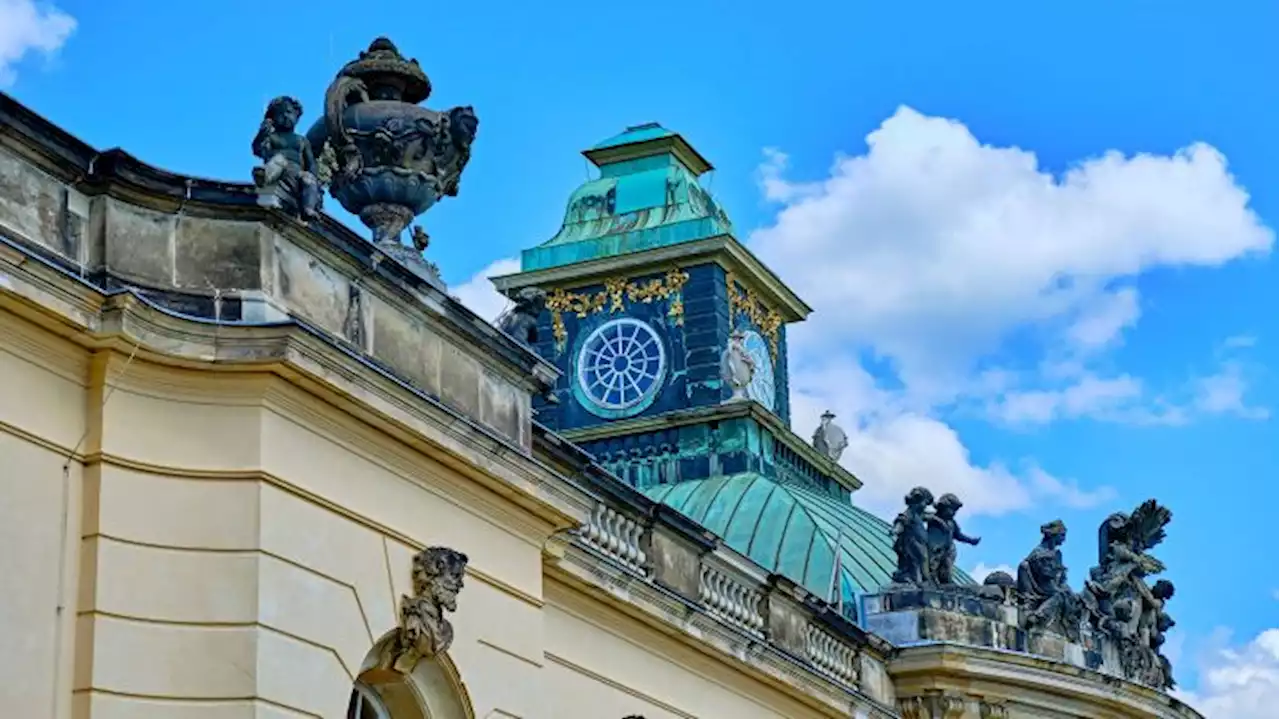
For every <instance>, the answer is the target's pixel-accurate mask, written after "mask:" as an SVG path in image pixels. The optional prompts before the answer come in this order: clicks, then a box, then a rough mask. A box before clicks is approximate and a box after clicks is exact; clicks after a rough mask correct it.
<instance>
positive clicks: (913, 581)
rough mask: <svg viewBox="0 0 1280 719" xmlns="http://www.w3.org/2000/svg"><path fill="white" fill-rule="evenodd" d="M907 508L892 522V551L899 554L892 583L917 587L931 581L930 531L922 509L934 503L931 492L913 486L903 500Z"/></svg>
mask: <svg viewBox="0 0 1280 719" xmlns="http://www.w3.org/2000/svg"><path fill="white" fill-rule="evenodd" d="M903 501H905V502H906V504H907V508H906V509H904V510H902V512H900V513H899V514H898V517H897V518H896V519H894V520H893V529H892V530H890V533H891V534H892V536H893V551H894V553H895V554H897V555H898V569H897V571H895V572H894V573H893V581H894V582H896V583H898V584H909V585H912V586H916V587H920V586H924V585H926V584H929V583H930V582H931V581H932V580H933V577H932V573H931V571H930V570H931V566H930V562H929V532H928V529H927V527H926V526H925V510H926V509H928V507H929V505H930V504H933V493H932V492H930V491H929V490H928V489H926V488H924V487H916V488H915V489H912V490H911V491H910V492H908V493H907V496H906V497H905V498H904V500H903Z"/></svg>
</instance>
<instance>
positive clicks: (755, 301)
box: [725, 272, 782, 355]
mask: <svg viewBox="0 0 1280 719" xmlns="http://www.w3.org/2000/svg"><path fill="white" fill-rule="evenodd" d="M725 289H726V290H727V294H728V297H729V316H730V317H737V316H738V315H739V314H744V315H746V316H747V319H748V320H750V321H751V324H753V325H755V326H756V327H757V328H759V330H760V332H761V334H763V335H764V336H765V337H767V338H769V348H770V349H771V350H773V353H774V355H777V353H778V335H779V332H780V331H781V329H782V315H781V314H779V313H778V311H777V310H773V309H770V308H769V307H768V306H767V305H766V304H765V303H764V301H763V300H761V299H760V298H759V297H757V296H756V293H754V292H752V291H751V290H749V289H747V288H745V287H740V286H739V285H738V280H737V278H736V277H734V275H733V273H732V272H728V273H725Z"/></svg>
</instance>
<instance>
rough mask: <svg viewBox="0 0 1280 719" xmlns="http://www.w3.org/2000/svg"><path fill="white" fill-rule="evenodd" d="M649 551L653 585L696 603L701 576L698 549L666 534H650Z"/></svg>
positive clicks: (700, 561) (700, 558)
mask: <svg viewBox="0 0 1280 719" xmlns="http://www.w3.org/2000/svg"><path fill="white" fill-rule="evenodd" d="M649 547H650V548H649V561H650V563H651V564H650V566H651V567H652V571H653V579H654V581H655V582H657V583H658V584H661V585H662V586H664V587H666V588H667V589H670V590H671V591H673V592H675V593H676V594H679V595H680V596H682V597H684V598H685V599H689V600H691V601H697V600H698V585H699V582H700V580H701V572H702V553H701V552H700V551H699V550H698V548H697V547H695V546H694V545H693V544H691V543H689V542H686V541H684V540H682V539H680V538H679V537H677V536H674V535H671V534H668V533H666V532H652V533H651V536H650V545H649Z"/></svg>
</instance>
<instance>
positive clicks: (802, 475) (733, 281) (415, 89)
mask: <svg viewBox="0 0 1280 719" xmlns="http://www.w3.org/2000/svg"><path fill="white" fill-rule="evenodd" d="M430 91H431V85H430V82H429V81H428V80H427V77H426V74H425V73H424V72H423V70H422V69H421V68H420V67H419V66H418V63H417V62H416V61H412V60H408V59H406V58H404V57H403V56H402V55H400V53H399V51H398V50H397V49H396V48H395V46H394V45H393V44H391V43H390V41H387V40H385V39H379V40H378V41H375V42H374V43H373V44H372V45H371V46H370V48H369V50H368V51H366V52H364V53H361V55H360V57H358V58H357V59H355V60H353V61H352V62H350V63H348V64H347V65H346V66H344V67H343V68H342V69H341V70H340V71H339V72H338V74H337V76H336V77H335V80H334V82H333V84H332V85H331V86H330V87H329V89H328V90H327V92H326V93H325V103H324V112H323V115H322V116H321V117H320V118H319V119H318V120H315V122H314V124H313V125H311V126H310V127H309V128H304V127H301V126H298V121H299V119H300V114H301V106H300V105H299V104H298V103H297V101H296V100H292V99H291V98H289V97H283V96H282V97H281V98H277V99H276V100H274V101H272V103H271V104H270V106H269V107H268V108H267V109H266V111H265V112H264V116H263V118H262V123H261V126H260V127H259V129H258V134H257V136H256V137H254V138H253V141H252V143H251V144H252V149H253V151H254V153H255V154H256V155H257V156H258V157H259V158H260V160H261V162H260V164H259V166H258V167H257V168H254V169H253V170H252V172H251V171H250V169H251V168H250V166H249V164H250V163H246V172H245V177H246V178H252V181H251V182H219V181H210V180H204V179H199V178H195V177H185V176H180V175H176V174H173V173H169V172H166V171H164V170H162V169H159V168H156V167H153V166H151V165H148V164H146V163H145V162H144V161H142V160H139V159H137V158H134V157H133V156H131V155H129V154H128V153H127V152H125V151H123V150H120V149H107V150H103V149H98V148H93V147H89V146H87V145H86V144H84V143H83V142H81V141H79V140H78V139H76V138H75V137H73V136H71V135H70V134H68V133H67V132H65V131H64V130H62V129H60V128H59V127H57V126H56V125H54V124H52V123H51V122H49V121H48V120H46V119H44V118H42V117H39V116H38V115H36V114H35V113H33V112H32V111H30V110H29V109H27V108H26V107H24V106H23V105H22V104H20V103H19V102H18V101H16V100H15V99H13V98H12V97H10V96H8V95H3V94H0V371H2V372H3V376H4V377H5V380H6V381H5V384H4V386H5V388H6V389H5V391H3V392H0V468H2V469H0V500H2V501H0V538H2V539H3V542H0V569H2V570H3V576H4V577H5V578H6V580H7V581H8V587H9V589H8V591H6V592H4V593H3V594H2V595H0V622H2V623H0V631H2V636H3V637H4V638H5V639H6V641H4V642H0V670H3V671H4V673H5V675H6V676H7V677H8V678H9V679H8V681H7V682H5V684H4V686H3V687H0V704H2V705H3V706H4V707H5V712H6V713H5V716H9V715H12V716H15V717H18V716H21V717H50V718H52V719H64V718H69V719H117V718H119V719H124V718H128V719H150V718H153V717H154V718H157V719H158V718H161V717H163V718H164V719H171V718H175V717H191V718H193V719H239V718H242V717H243V718H249V717H258V718H264V719H265V718H267V717H271V718H272V719H276V718H279V719H283V718H286V717H324V718H326V719H329V718H333V719H343V718H346V719H463V718H467V719H472V718H475V719H479V718H486V719H488V718H498V717H508V718H519V719H624V718H628V717H630V718H632V719H636V718H640V717H643V718H644V719H674V718H677V717H679V718H693V717H699V718H704V719H728V718H730V717H732V718H734V719H739V718H748V717H759V718H761V719H763V718H766V717H768V718H787V719H808V718H815V719H816V718H818V717H859V718H871V717H875V718H877V719H890V718H897V717H901V718H903V719H923V718H926V717H927V718H929V719H943V718H947V719H962V718H963V719H969V718H973V719H979V718H981V719H987V718H1021V717H1045V718H1055V719H1066V718H1068V717H1090V718H1094V717H1097V718H1107V719H1110V718H1119V717H1144V718H1147V717H1149V718H1152V719H1156V718H1159V719H1174V718H1178V719H1193V718H1195V717H1198V716H1199V715H1198V714H1197V713H1196V712H1195V711H1193V710H1192V709H1190V708H1189V707H1187V706H1185V705H1183V704H1182V703H1180V702H1179V701H1178V700H1177V699H1175V698H1173V697H1172V696H1171V695H1170V694H1169V691H1168V690H1169V688H1170V687H1171V685H1172V681H1171V679H1172V677H1171V670H1170V667H1169V664H1168V661H1167V660H1166V659H1165V658H1164V656H1163V655H1162V654H1161V652H1160V645H1161V643H1162V642H1163V638H1164V633H1165V631H1167V629H1168V628H1169V627H1170V626H1172V619H1170V617H1169V614H1168V613H1167V612H1166V611H1165V606H1166V603H1167V602H1169V601H1170V600H1171V597H1172V595H1173V587H1172V585H1171V584H1169V583H1168V582H1165V581H1164V580H1159V581H1156V575H1158V574H1159V573H1160V572H1161V571H1162V570H1163V566H1162V565H1161V564H1160V563H1159V560H1158V559H1156V558H1155V557H1154V556H1153V553H1152V552H1153V550H1154V548H1155V547H1156V545H1157V544H1158V543H1159V541H1160V539H1161V538H1162V537H1163V532H1164V527H1165V525H1167V524H1168V523H1169V521H1170V519H1171V516H1170V515H1169V513H1168V511H1167V510H1165V509H1164V508H1162V507H1160V506H1159V505H1158V503H1155V502H1154V501H1152V502H1147V503H1144V504H1143V505H1141V506H1139V507H1138V508H1136V509H1134V510H1133V511H1132V512H1117V513H1116V514H1114V515H1112V516H1111V517H1109V518H1108V520H1107V523H1106V524H1104V525H1103V527H1102V528H1101V529H1100V533H1099V535H1097V536H1098V541H1099V564H1098V566H1097V567H1094V568H1093V570H1092V571H1090V572H1088V576H1087V578H1085V580H1084V585H1083V587H1082V588H1080V589H1070V588H1068V586H1067V584H1066V582H1065V580H1066V579H1067V577H1065V570H1063V569H1062V568H1061V554H1060V552H1059V551H1058V549H1057V548H1058V546H1059V545H1060V544H1061V543H1062V541H1064V540H1065V538H1066V528H1065V527H1063V526H1062V525H1061V523H1060V522H1057V523H1055V522H1049V523H1047V524H1046V525H1045V527H1044V529H1043V537H1042V538H1041V541H1040V544H1039V546H1037V545H1036V541H1035V539H1034V538H1029V541H1028V547H1027V548H1028V551H1029V554H1028V555H1027V556H1026V558H1025V560H1023V561H1022V562H1021V564H1018V565H1017V566H1018V567H1019V570H1018V572H1017V575H1018V576H1017V577H1013V576H1010V575H1007V574H1003V573H997V575H994V576H991V577H988V578H986V580H985V581H984V582H983V583H982V584H977V583H975V582H974V581H973V580H972V579H971V578H970V577H968V576H967V575H966V574H964V572H962V571H960V570H959V569H956V568H955V566H954V565H955V556H956V554H955V547H956V543H957V542H960V543H964V542H965V541H966V540H967V539H968V538H967V537H965V536H964V535H963V533H961V532H959V530H958V527H957V526H956V525H955V523H954V522H953V521H952V519H951V517H952V516H953V515H954V512H955V510H956V509H958V507H959V499H957V498H955V497H954V496H952V495H942V496H939V497H934V496H933V495H932V493H931V492H929V491H928V490H927V489H926V488H918V489H917V490H913V492H912V494H911V495H910V496H909V497H908V498H907V506H906V508H905V509H904V511H903V512H902V514H901V515H900V516H899V517H898V518H897V520H896V521H895V522H892V523H890V522H886V521H885V520H883V519H881V518H879V517H877V516H875V515H873V514H871V513H870V512H867V511H865V510H863V509H860V508H859V507H858V500H857V497H858V495H857V490H858V489H859V488H860V487H861V485H862V481H861V480H860V479H859V478H858V477H857V476H855V475H854V474H853V473H851V472H849V471H848V470H847V469H845V468H844V467H843V466H842V465H841V464H840V460H841V459H842V453H843V451H844V449H845V446H846V445H847V441H846V439H845V435H844V433H843V431H842V430H841V429H840V428H839V423H838V420H839V418H837V417H834V416H832V415H829V414H828V415H827V416H825V417H824V418H823V420H822V424H821V425H820V426H819V427H816V428H814V427H803V428H793V427H792V424H791V413H790V407H789V394H788V380H787V364H788V355H787V327H788V325H790V324H791V323H795V322H801V321H803V320H804V319H805V318H806V316H807V315H808V314H809V313H810V312H811V310H810V308H809V307H808V306H807V305H806V304H805V303H804V301H803V299H802V298H800V297H798V296H796V294H795V293H794V292H792V291H791V290H790V289H789V288H788V287H787V286H786V285H785V284H784V283H783V282H782V281H781V280H780V279H779V278H778V277H777V276H776V275H774V274H773V273H772V272H771V271H770V270H769V268H768V267H766V266H764V265H763V264H762V263H761V262H760V261H759V260H758V259H757V258H756V257H755V256H754V255H753V254H752V253H751V252H750V251H749V250H748V249H747V248H746V247H745V246H744V245H743V244H742V243H741V242H740V241H739V240H738V239H737V236H736V232H735V229H734V227H733V224H732V222H731V220H730V218H729V216H728V214H727V213H726V211H725V209H724V208H723V207H721V206H720V205H718V204H717V203H716V201H715V199H714V198H712V197H711V195H710V194H709V193H708V192H707V191H706V190H705V189H704V188H703V186H702V185H701V184H700V182H699V178H700V177H701V176H702V175H703V174H704V173H706V172H707V171H708V170H710V169H711V164H710V162H709V161H708V160H707V159H706V158H704V157H703V156H702V155H701V154H699V153H698V151H697V150H696V149H695V148H694V147H693V146H692V145H691V144H690V143H689V142H688V141H687V140H686V139H685V138H683V137H682V136H680V135H679V134H677V133H676V132H673V131H671V130H668V129H666V128H664V127H662V126H660V125H657V124H646V125H638V126H635V127H631V128H628V129H626V130H625V131H624V132H622V133H621V134H619V135H617V136H615V137H613V138H610V139H608V140H605V141H603V142H600V143H599V144H596V145H594V146H592V147H591V148H590V149H588V150H586V151H585V153H584V154H585V155H586V157H587V159H588V160H589V161H590V162H591V163H593V164H594V166H595V167H596V168H598V172H597V173H596V176H595V178H594V179H592V180H590V181H588V182H586V183H584V184H583V185H582V186H580V187H578V188H577V189H574V190H572V192H571V193H570V194H569V199H568V202H567V205H566V211H565V219H564V223H563V225H562V226H561V228H560V229H559V231H558V232H556V233H555V234H554V235H553V236H551V237H550V239H548V240H547V241H546V242H544V243H542V244H541V245H538V246H536V247H532V248H529V249H527V250H525V251H524V252H523V255H522V259H521V271H520V272H518V273H515V274H511V275H507V276H503V277H497V278H494V283H495V285H496V286H497V288H498V289H499V290H500V291H501V292H503V293H504V294H506V295H507V296H508V297H510V298H511V300H512V304H513V307H512V308H511V310H509V311H508V312H507V313H506V314H505V315H504V317H503V318H501V319H500V321H499V322H497V323H496V324H491V323H489V322H486V321H485V320H484V319H482V318H480V317H478V316H476V315H475V314H474V313H473V312H471V311H470V310H468V309H467V308H466V307H464V306H462V305H461V304H460V303H459V302H458V301H457V300H456V299H454V298H453V297H451V296H450V295H449V293H448V288H447V287H446V286H445V285H444V283H443V282H442V281H441V279H440V275H439V271H438V268H436V267H435V266H434V265H432V264H431V263H430V262H429V261H428V260H426V259H425V257H426V256H429V255H430V252H429V250H428V251H427V253H426V255H424V253H423V250H424V249H426V247H427V244H428V237H427V234H426V232H425V231H424V230H423V229H422V228H421V227H415V228H413V229H412V230H411V231H410V226H411V224H412V222H413V220H414V218H415V217H417V216H419V215H422V214H423V213H424V212H426V211H427V210H429V208H430V207H431V206H432V205H433V204H434V203H435V202H437V201H441V200H443V199H444V198H449V197H453V196H454V195H459V196H460V197H461V198H462V199H457V200H450V201H453V202H460V203H461V202H465V190H463V191H461V192H460V190H459V178H460V177H461V176H462V175H463V172H464V170H465V167H466V165H467V161H468V159H469V157H470V155H471V153H472V152H473V150H474V151H476V152H482V151H483V130H482V129H479V121H478V120H477V113H476V112H475V111H473V110H472V109H471V108H468V107H463V108H454V109H452V110H448V111H440V112H437V111H435V110H429V109H427V108H426V107H424V106H423V105H422V104H421V103H423V102H424V101H426V100H427V99H428V96H429V95H430ZM254 119H256V118H251V119H250V120H249V122H248V123H247V124H248V127H247V130H248V131H247V132H246V133H245V135H246V138H248V137H250V136H251V135H252V130H253V127H252V124H251V123H252V121H253V120H254ZM473 143H474V147H473ZM246 144H247V145H248V144H250V143H246ZM566 190H569V188H566ZM332 202H338V203H340V204H341V206H342V207H344V208H346V209H347V210H348V211H350V212H351V213H352V214H354V215H356V216H358V217H359V218H360V219H361V221H362V222H364V223H365V225H367V227H368V228H369V229H370V230H371V232H372V240H370V239H367V238H366V237H364V236H362V235H360V234H358V233H357V232H356V231H355V230H353V229H351V228H348V227H347V226H345V225H343V224H341V223H340V222H338V221H337V220H335V219H333V217H332V216H330V215H328V214H325V213H324V211H323V207H322V204H323V203H332ZM402 238H403V239H402ZM843 459H845V460H849V459H853V460H854V461H853V462H850V464H851V465H853V466H856V457H854V458H849V457H843ZM960 499H963V498H960ZM1046 519H1048V518H1046ZM1077 535H1078V536H1075V537H1074V538H1073V539H1074V541H1092V540H1093V537H1094V535H1093V533H1092V531H1091V530H1084V531H1080V532H1078V533H1077ZM1081 537H1084V539H1081ZM961 551H963V549H961ZM1010 559H1011V560H1017V559H1018V558H1016V557H1011V558H1010ZM1011 563H1012V562H1011ZM1147 577H1151V580H1152V581H1153V582H1154V584H1149V583H1148V580H1147ZM1077 579H1079V577H1077ZM1175 606H1176V605H1175Z"/></svg>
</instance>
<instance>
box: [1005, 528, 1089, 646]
mask: <svg viewBox="0 0 1280 719" xmlns="http://www.w3.org/2000/svg"><path fill="white" fill-rule="evenodd" d="M1065 541H1067V525H1065V524H1063V523H1062V520H1059V519H1055V520H1053V521H1052V522H1048V523H1046V524H1043V525H1041V526H1040V544H1039V545H1038V546H1036V548H1035V549H1033V550H1031V553H1030V554H1028V555H1027V558H1026V559H1024V560H1022V562H1021V563H1020V564H1019V565H1018V584H1017V587H1018V599H1019V603H1020V604H1021V605H1022V609H1023V612H1022V625H1023V628H1024V629H1040V630H1044V631H1051V632H1054V633H1057V634H1061V635H1062V636H1064V637H1066V638H1067V639H1070V640H1071V641H1073V642H1078V641H1080V629H1081V626H1082V625H1083V623H1084V619H1085V613H1084V604H1083V602H1081V600H1080V597H1079V596H1077V595H1076V593H1075V592H1074V591H1072V589H1071V587H1070V586H1069V585H1068V584H1067V567H1066V565H1064V564H1063V563H1062V550H1061V549H1059V547H1061V546H1062V543H1063V542H1065Z"/></svg>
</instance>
